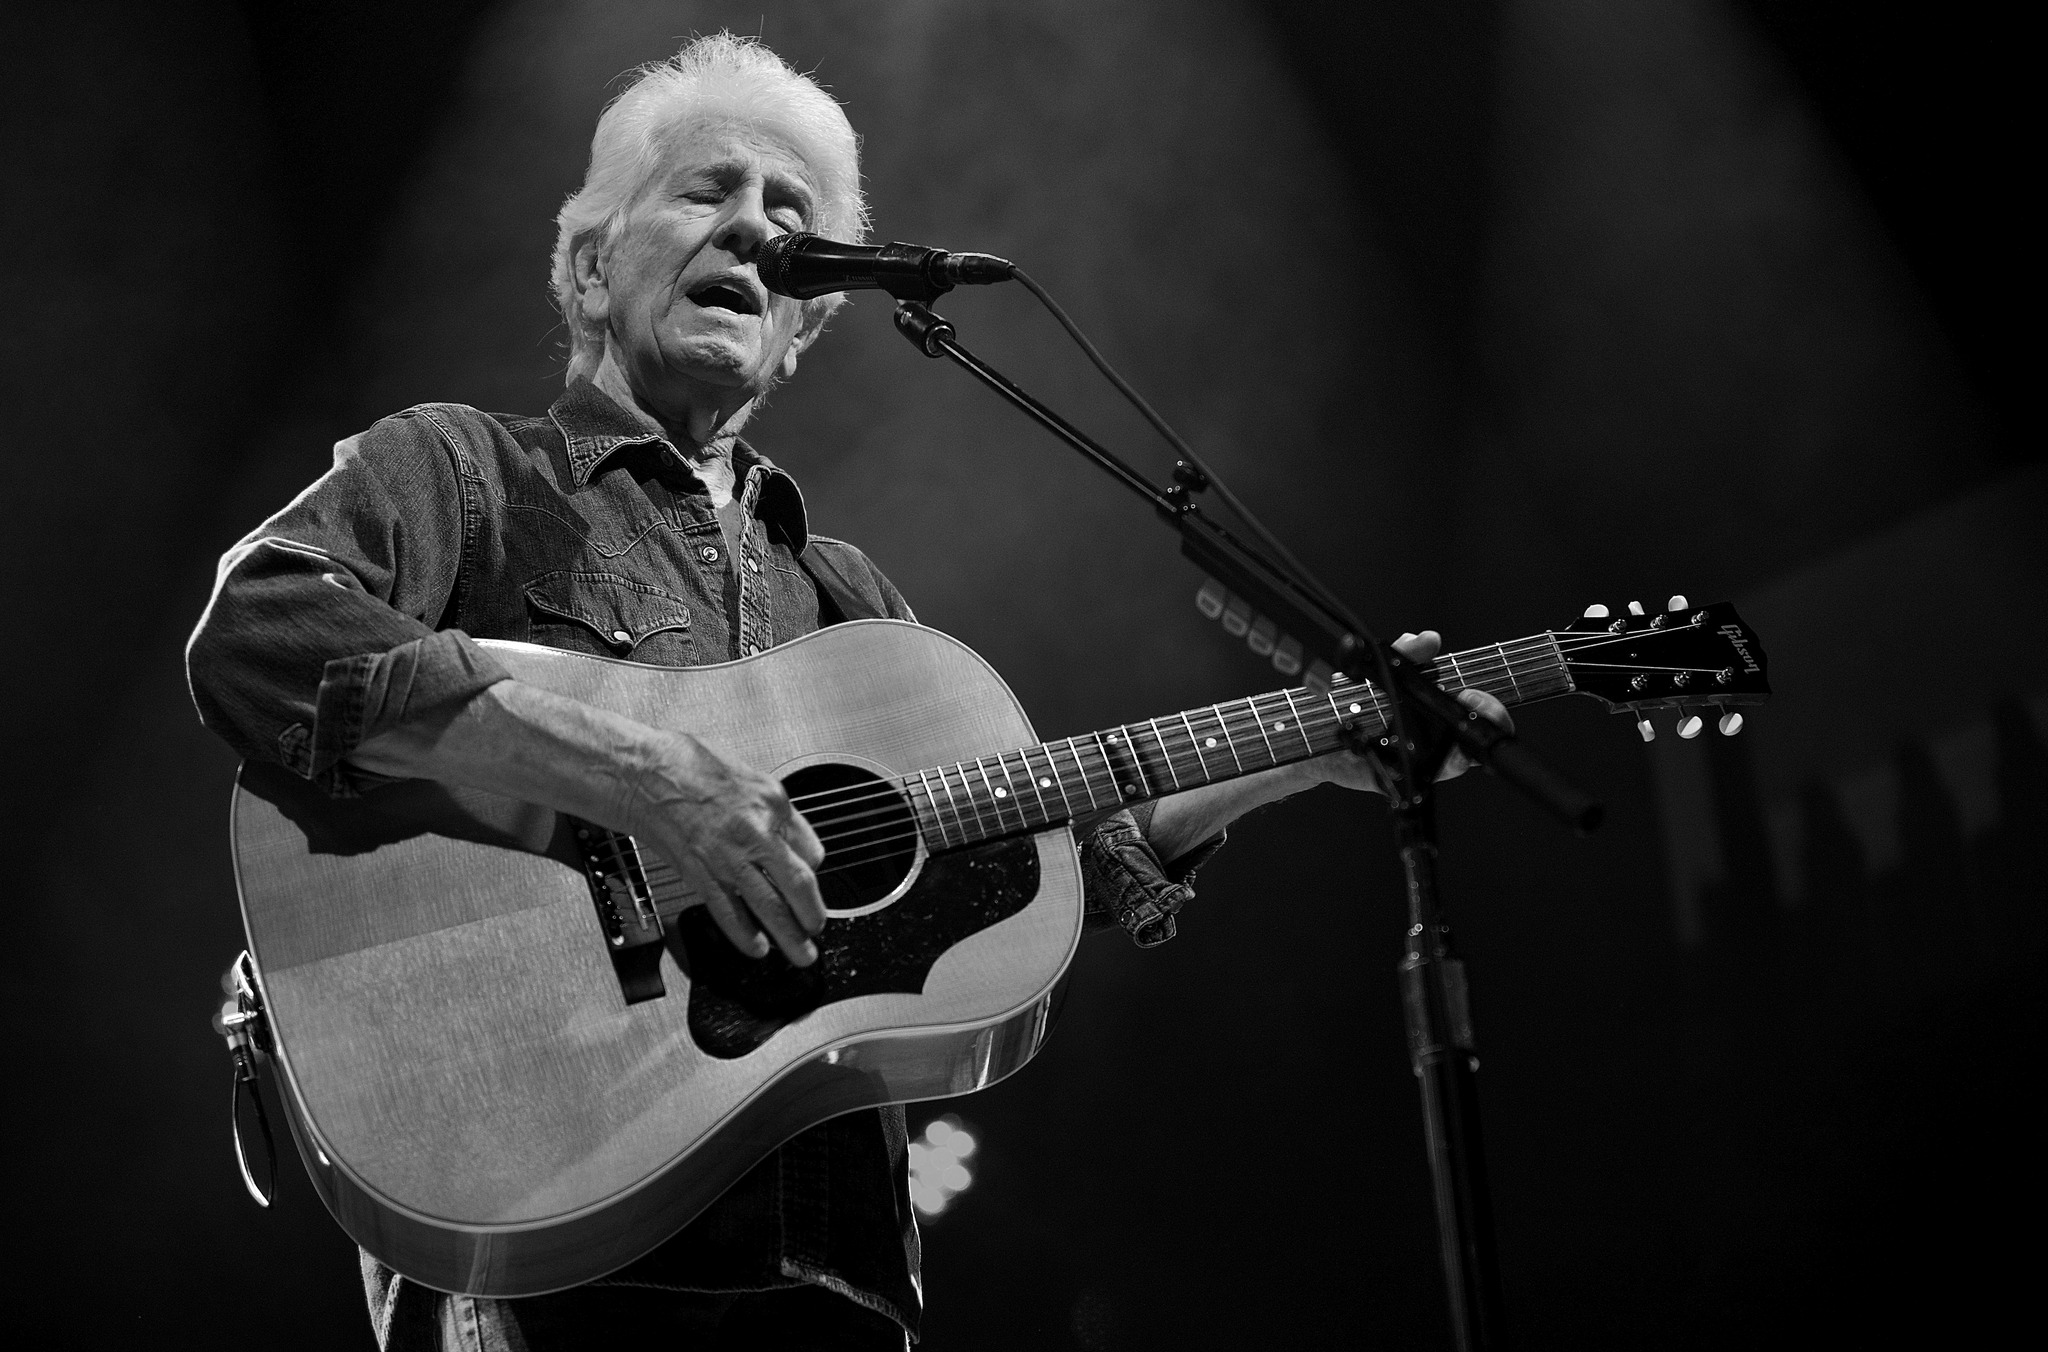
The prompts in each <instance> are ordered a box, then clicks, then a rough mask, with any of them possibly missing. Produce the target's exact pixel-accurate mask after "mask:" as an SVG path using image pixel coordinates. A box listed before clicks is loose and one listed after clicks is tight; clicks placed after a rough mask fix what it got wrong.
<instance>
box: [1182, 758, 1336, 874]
mask: <svg viewBox="0 0 2048 1352" xmlns="http://www.w3.org/2000/svg"><path fill="white" fill-rule="evenodd" d="M1325 779H1326V776H1325V775H1323V774H1322V773H1321V772H1320V770H1319V768H1318V767H1317V764H1316V762H1314V761H1303V762H1301V763H1300V764H1296V765H1281V766H1277V767H1275V768H1274V769H1271V770H1260V771H1258V772H1257V773H1255V774H1249V775H1243V776H1241V777H1239V778H1237V779H1227V780H1223V781H1221V782H1220V783H1215V784H1204V785H1203V786H1202V787H1201V788H1199V789H1188V790H1186V791H1184V792H1182V793H1176V794H1173V795H1171V796H1170V797H1166V798H1162V799H1160V800H1159V806H1158V807H1156V808H1155V809H1153V812H1152V821H1151V823H1150V825H1149V826H1147V827H1146V830H1145V838H1146V840H1147V841H1149V842H1150V843H1151V846H1152V849H1153V851H1154V852H1155V853H1156V854H1158V856H1159V858H1160V859H1161V860H1162V861H1164V862H1166V863H1172V862H1173V861H1174V860H1176V859H1178V858H1180V857H1181V856H1182V855H1184V854H1187V853H1188V852H1190V851H1191V850H1193V849H1194V848H1195V847H1196V846H1197V845H1200V844H1201V843H1202V842H1203V841H1205V840H1209V839H1212V838H1213V837H1215V836H1216V835H1218V834H1219V833H1221V832H1222V830H1223V828H1224V827H1226V826H1229V825H1230V824H1231V823H1232V822H1234V821H1236V820H1237V819H1238V818H1239V817H1242V816H1243V815H1244V814H1245V813H1247V812H1250V811H1253V810H1254V809H1256V808H1261V807H1264V806H1266V804H1268V803H1277V802H1279V801H1280V800H1281V799H1282V798H1286V797H1289V796H1291V795H1293V794H1297V793H1300V792H1301V791H1302V790H1303V789H1312V788H1314V787H1315V786H1316V785H1318V784H1321V783H1323V782H1324V781H1325Z"/></svg>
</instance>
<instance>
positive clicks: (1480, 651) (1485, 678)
mask: <svg viewBox="0 0 2048 1352" xmlns="http://www.w3.org/2000/svg"><path fill="white" fill-rule="evenodd" d="M1700 627H1701V626H1700V625H1699V624H1696V623H1693V622H1690V621H1688V622H1687V623H1686V624H1683V625H1679V626H1675V627H1673V628H1670V629H1662V630H1655V631H1649V630H1637V631H1634V632H1623V633H1619V634H1617V633H1614V632H1611V631H1608V630H1562V629H1561V630H1551V631H1548V632H1546V633H1543V634H1537V635H1531V636H1530V637H1527V638H1522V639H1510V640H1508V641H1507V642H1505V643H1500V644H1495V645H1492V646H1491V647H1490V648H1471V649H1466V650H1464V651H1462V652H1454V653H1446V654H1443V655H1442V656H1440V657H1438V658H1436V659H1435V661H1436V663H1437V664H1440V665H1441V664H1447V665H1449V666H1450V668H1451V674H1452V676H1453V678H1454V679H1458V680H1460V681H1462V685H1460V686H1458V687H1453V688H1461V689H1472V688H1477V687H1482V686H1483V685H1485V684H1486V683H1488V682H1493V681H1496V679H1497V677H1499V676H1503V675H1504V676H1507V677H1508V678H1509V680H1510V682H1511V684H1513V683H1516V680H1515V678H1516V677H1518V676H1519V675H1522V674H1525V673H1527V672H1528V671H1529V670H1531V668H1532V666H1541V665H1543V664H1544V663H1543V660H1542V659H1543V657H1544V656H1545V653H1544V651H1543V650H1545V649H1547V648H1551V647H1553V646H1554V647H1555V648H1556V649H1557V651H1559V652H1560V653H1566V652H1581V651H1584V650H1585V649H1587V648H1592V647H1599V646H1602V645H1604V644H1613V643H1622V642H1628V641H1630V640H1632V639H1640V638H1642V637H1643V636H1644V635H1645V634H1655V635H1659V636H1661V635H1669V634H1677V633H1681V632H1684V631H1686V630H1689V629H1695V630H1696V629H1699V628H1700ZM1561 639H1576V640H1580V641H1578V642H1573V643H1570V644H1566V643H1563V642H1559V641H1558V640H1561ZM1571 665H1576V666H1599V667H1607V666H1615V667H1626V668H1630V669H1636V670H1646V671H1674V672H1675V671H1688V672H1702V673H1704V672H1708V671H1714V670H1719V668H1713V667H1658V666H1648V667H1645V666H1642V665H1640V664H1635V663H1594V662H1576V663H1572V664H1571ZM1462 666H1472V667H1474V668H1476V669H1480V670H1478V672H1477V674H1476V675H1475V677H1474V678H1472V679H1465V678H1464V675H1463V673H1462V672H1461V671H1460V670H1459V668H1460V667H1462ZM1296 688H1297V689H1300V688H1303V687H1296ZM1357 690H1363V691H1365V692H1367V694H1366V698H1368V699H1371V700H1373V701H1374V706H1375V709H1376V710H1377V709H1378V708H1379V695H1378V692H1377V688H1376V687H1375V686H1374V685H1373V684H1372V683H1371V682H1370V681H1365V680H1345V681H1342V682H1340V683H1338V684H1337V685H1335V686H1334V687H1333V692H1334V691H1357ZM1290 693H1292V692H1291V691H1284V690H1283V691H1270V692H1267V693H1265V694H1261V695H1253V696H1247V697H1246V698H1245V699H1244V700H1233V701H1228V703H1231V704H1237V703H1251V702H1254V701H1258V700H1271V699H1276V698H1281V699H1284V698H1285V697H1286V696H1287V695H1289V694H1290ZM1218 707H1220V706H1211V708H1212V709H1214V708H1218ZM1177 716H1178V715H1168V718H1169V719H1171V718H1173V717H1177ZM1158 721H1159V720H1156V719H1155V720H1152V722H1155V723H1156V722H1158ZM1125 726H1126V727H1131V726H1137V725H1135V724H1126V725H1125ZM1046 745H1048V744H1046V743H1040V744H1039V747H1040V748H1041V749H1042V748H1043V747H1044V746H1046ZM1032 749H1034V748H1028V747H1027V748H1019V749H1016V750H1012V751H1006V752H1002V753H1000V755H999V756H997V757H995V759H997V760H998V762H999V763H1000V760H1001V757H1002V756H1010V755H1015V756H1017V757H1018V759H1019V761H1020V763H1022V764H1023V765H1024V767H1025V769H1026V771H1027V773H1028V772H1029V769H1030V766H1029V761H1028V760H1027V759H1026V752H1028V751H1029V750H1032ZM1181 754H1185V753H1181ZM1047 758H1048V761H1050V755H1049V754H1048V757H1047ZM984 759H988V758H984ZM966 764H968V762H964V761H962V762H956V763H955V766H954V767H952V768H956V769H957V768H959V767H961V766H964V765H966ZM875 792H876V789H875V787H874V786H873V785H868V784H850V785H843V786H841V787H839V788H834V789H820V790H817V791H815V792H813V793H809V794H799V795H797V796H796V797H794V798H792V799H791V800H790V801H791V802H792V803H807V804H812V805H814V806H818V805H823V804H824V803H826V802H828V801H829V800H831V799H833V798H834V797H837V796H840V795H854V796H856V797H855V798H850V799H849V801H857V796H858V795H862V794H872V793H875Z"/></svg>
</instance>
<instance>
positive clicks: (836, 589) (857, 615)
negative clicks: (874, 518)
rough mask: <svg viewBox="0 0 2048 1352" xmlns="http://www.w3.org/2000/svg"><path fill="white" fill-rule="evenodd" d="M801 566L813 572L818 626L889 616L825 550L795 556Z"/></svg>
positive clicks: (809, 550) (805, 552) (810, 550)
mask: <svg viewBox="0 0 2048 1352" xmlns="http://www.w3.org/2000/svg"><path fill="white" fill-rule="evenodd" d="M796 561H797V564H798V566H800V567H801V568H802V569H803V570H804V572H806V573H808V574H810V578H811V584H812V585H813V586H815V587H816V588H817V589H818V627H819V628H820V629H823V628H824V627H825V626H826V625H828V624H844V623H846V622H847V621H848V620H886V619H888V618H889V617H888V616H887V615H885V614H883V613H882V612H881V611H880V610H878V609H876V607H875V605H874V603H873V602H871V601H869V600H868V599H867V598H866V597H864V596H862V595H861V594H860V593H859V592H858V591H857V590H855V589H854V586H853V584H852V583H851V582H849V581H847V578H846V574H845V573H843V572H841V571H840V568H839V565H838V564H837V563H834V562H833V561H832V558H831V556H830V555H828V554H826V553H825V551H824V550H822V549H806V550H805V551H804V552H803V553H801V554H799V555H797V556H796Z"/></svg>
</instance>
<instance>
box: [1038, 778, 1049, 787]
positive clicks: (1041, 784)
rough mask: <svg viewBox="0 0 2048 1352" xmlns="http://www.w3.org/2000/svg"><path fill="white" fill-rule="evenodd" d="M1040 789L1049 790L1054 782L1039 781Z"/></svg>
mask: <svg viewBox="0 0 2048 1352" xmlns="http://www.w3.org/2000/svg"><path fill="white" fill-rule="evenodd" d="M1038 787H1039V788H1041V789H1049V788H1051V787H1052V781H1051V780H1050V779H1040V780H1039V781H1038Z"/></svg>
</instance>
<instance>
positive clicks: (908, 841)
mask: <svg viewBox="0 0 2048 1352" xmlns="http://www.w3.org/2000/svg"><path fill="white" fill-rule="evenodd" d="M1336 721H1340V722H1341V720H1336ZM1303 722H1304V723H1306V720H1303ZM1328 726H1329V723H1328V722H1322V721H1319V722H1318V723H1317V724H1316V730H1318V731H1321V730H1324V729H1326V728H1327V727H1328ZM1173 754H1179V755H1186V754H1188V753H1186V752H1181V753H1173ZM1276 763H1279V762H1276ZM890 815H891V817H892V819H893V820H895V821H899V822H900V821H902V820H904V819H905V818H906V817H908V818H910V820H911V823H912V825H911V829H910V830H907V831H898V832H896V833H895V834H893V835H888V836H883V837H881V838H879V839H874V840H866V841H861V842H859V843H847V842H848V841H849V840H850V838H851V837H853V836H858V835H861V834H864V833H868V832H873V831H876V830H881V829H884V828H885V827H886V825H887V823H882V824H879V825H876V826H870V827H864V828H861V829H860V830H856V831H852V832H837V833H830V832H828V833H821V835H820V839H821V842H822V841H826V840H829V841H832V842H834V843H833V844H831V845H828V846H827V853H828V859H827V861H826V862H825V863H824V864H823V865H822V866H821V867H820V868H819V870H818V872H820V873H836V872H840V871H843V870H845V869H849V868H854V867H858V866H861V865H865V864H874V863H880V862H882V861H883V860H887V859H898V858H905V857H914V856H915V854H916V843H917V841H918V840H919V839H921V838H922V837H923V835H924V832H923V830H922V828H920V827H918V826H917V825H916V824H915V815H914V813H913V812H911V811H910V810H908V809H903V808H900V807H899V808H898V809H897V811H895V812H893V813H891V814H890ZM1059 820H1060V819H1059V818H1056V817H1044V818H1041V820H1040V821H1038V822H1036V823H1034V822H1033V821H1032V820H1031V818H1030V816H1029V815H1028V814H1026V813H1024V812H1023V810H1022V808H1021V805H1020V807H1019V817H1018V827H1017V830H1019V831H1027V832H1028V831H1030V830H1032V829H1034V827H1040V828H1043V827H1051V826H1054V825H1056V824H1057V823H1058V821H1059ZM957 824H958V825H959V826H960V829H961V830H962V833H963V834H966V832H965V829H964V823H957ZM1005 829H1006V830H1007V829H1008V828H1007V827H1006V828H1005ZM995 838H999V837H997V836H993V835H984V836H983V837H982V838H981V839H983V840H989V839H995ZM642 869H643V873H644V875H645V876H646V877H647V880H648V882H649V885H650V891H651V890H652V887H653V885H654V884H655V883H657V882H663V881H666V882H679V881H680V874H679V873H678V872H677V871H676V870H675V869H673V867H672V866H669V865H667V864H666V863H664V862H660V861H658V860H656V861H643V864H642Z"/></svg>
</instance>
